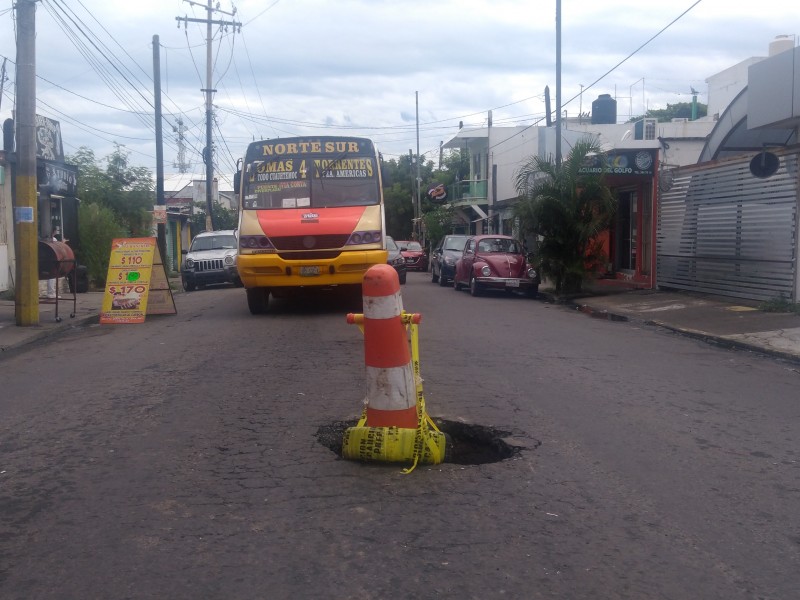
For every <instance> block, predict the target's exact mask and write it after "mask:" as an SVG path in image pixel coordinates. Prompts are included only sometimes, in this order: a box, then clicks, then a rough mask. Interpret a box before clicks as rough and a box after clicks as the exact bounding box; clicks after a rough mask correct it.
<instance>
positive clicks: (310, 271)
mask: <svg viewBox="0 0 800 600" xmlns="http://www.w3.org/2000/svg"><path fill="white" fill-rule="evenodd" d="M317 275H319V267H300V277H315V276H317Z"/></svg>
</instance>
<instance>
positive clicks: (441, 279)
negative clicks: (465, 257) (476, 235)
mask: <svg viewBox="0 0 800 600" xmlns="http://www.w3.org/2000/svg"><path fill="white" fill-rule="evenodd" d="M468 238H469V236H468V235H446V236H444V237H443V238H442V241H441V242H439V245H438V246H436V250H434V251H433V253H432V254H431V281H432V282H433V283H437V282H438V283H439V285H441V286H442V287H444V286H446V285H447V284H448V283H450V282H451V281H452V280H453V275H455V272H456V261H458V259H459V258H461V254H462V252H463V251H464V245H465V244H466V243H467V239H468Z"/></svg>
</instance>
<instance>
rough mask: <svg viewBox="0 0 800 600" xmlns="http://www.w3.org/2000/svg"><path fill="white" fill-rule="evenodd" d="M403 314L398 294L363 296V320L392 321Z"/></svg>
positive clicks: (400, 297)
mask: <svg viewBox="0 0 800 600" xmlns="http://www.w3.org/2000/svg"><path fill="white" fill-rule="evenodd" d="M402 312H403V297H402V296H401V295H400V292H396V293H394V294H392V295H391V296H364V318H365V319H392V318H394V317H398V316H400V314H401V313H402Z"/></svg>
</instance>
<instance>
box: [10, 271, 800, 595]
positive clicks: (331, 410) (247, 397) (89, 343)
mask: <svg viewBox="0 0 800 600" xmlns="http://www.w3.org/2000/svg"><path fill="white" fill-rule="evenodd" d="M429 277H430V276H429V274H424V273H420V274H417V273H410V274H409V276H408V283H407V284H406V285H405V286H403V294H404V304H405V308H406V310H408V311H409V312H419V313H421V314H422V315H423V320H422V324H421V326H420V346H421V365H422V375H423V377H424V380H425V384H424V385H425V397H426V400H427V403H428V408H429V412H430V413H431V414H432V415H433V416H434V417H441V418H444V419H448V420H450V421H462V422H464V423H466V424H468V425H476V426H482V427H486V428H492V429H495V430H497V431H498V432H500V433H499V435H501V436H502V437H504V438H506V439H507V440H510V441H511V442H512V443H514V444H515V445H518V446H519V447H521V450H520V451H519V453H518V454H516V455H515V456H514V457H513V458H510V459H507V460H502V461H499V462H493V463H488V464H467V465H464V464H452V463H445V464H441V465H436V466H420V467H418V468H417V469H416V470H415V471H414V472H413V473H411V474H408V475H404V474H402V473H401V468H400V466H398V465H396V464H388V465H387V464H361V463H357V462H352V461H347V460H343V459H341V458H340V457H339V456H338V455H337V454H336V453H335V452H333V451H331V450H330V449H329V448H327V447H326V446H325V445H323V444H322V443H320V440H319V439H318V435H317V434H318V432H319V431H320V430H321V428H325V427H327V426H330V425H331V424H333V423H337V422H341V421H346V420H351V419H354V418H356V417H357V416H358V414H359V412H360V410H361V401H362V398H363V396H364V377H365V372H364V356H363V341H362V337H361V334H360V332H359V331H358V329H357V328H356V327H354V326H352V325H348V324H347V323H346V322H345V314H346V312H348V310H350V309H351V308H352V307H349V306H347V305H346V302H342V301H335V302H331V303H329V304H326V305H325V306H324V307H322V306H320V304H321V303H319V302H317V303H315V302H313V301H309V302H302V303H285V302H278V301H275V300H273V304H272V309H273V312H272V313H271V314H269V315H264V316H260V317H254V316H251V315H250V314H249V312H248V310H247V305H246V301H245V297H244V291H243V290H241V289H234V288H220V289H206V290H200V291H197V292H193V293H189V294H178V295H177V296H176V302H177V306H178V311H179V313H178V315H175V316H166V317H150V318H148V320H147V322H146V323H145V324H143V325H130V326H120V325H118V326H110V325H106V326H99V325H95V326H90V327H86V328H82V329H76V330H74V331H72V332H70V333H68V334H65V335H63V336H61V337H59V338H57V339H55V340H51V341H49V342H47V343H45V344H42V345H39V346H37V347H34V348H31V349H29V350H28V351H26V352H23V353H19V354H15V355H12V356H10V357H7V358H3V359H2V360H0V598H3V599H4V600H5V599H30V598H37V599H50V598H58V599H71V598H75V599H89V598H102V599H118V598H169V599H182V598H187V599H188V598H191V599H197V598H220V599H256V598H264V599H273V598H274V599H283V598H287V599H288V598H336V599H339V598H354V599H381V598H389V597H396V598H404V599H405V598H420V599H423V598H424V599H427V598H458V599H469V598H475V599H482V600H483V599H486V598H514V599H516V598H520V599H535V598H558V599H570V600H574V599H583V598H586V599H593V600H595V599H618V598H619V599H621V598H630V599H636V600H643V599H674V600H686V599H701V600H713V599H720V600H738V599H751V598H753V599H755V598H763V599H774V600H791V599H795V598H798V597H800V560H798V559H799V558H800V465H799V464H798V460H800V445H799V444H798V435H797V431H798V417H799V416H800V393H798V389H800V373H798V371H797V368H796V367H793V366H791V365H788V364H785V363H781V362H779V361H776V360H774V359H768V358H764V357H759V356H755V355H752V354H748V353H743V352H737V351H730V350H722V349H719V348H715V347H712V346H708V345H705V344H703V343H702V342H699V341H695V340H691V339H687V338H683V337H680V336H678V335H675V334H670V333H667V332H664V331H660V330H657V329H654V328H646V327H645V328H642V327H637V326H636V325H634V324H631V323H615V322H611V321H601V320H597V319H591V318H588V317H586V316H584V315H581V314H579V313H577V312H574V311H570V310H568V309H566V308H564V307H559V306H552V305H547V304H545V303H543V302H540V301H536V300H530V299H525V298H522V297H505V296H496V297H483V298H472V297H471V296H470V295H469V293H468V292H455V291H454V290H452V289H444V288H440V287H439V286H438V285H434V284H432V283H431V282H430V280H429ZM332 300H333V299H332Z"/></svg>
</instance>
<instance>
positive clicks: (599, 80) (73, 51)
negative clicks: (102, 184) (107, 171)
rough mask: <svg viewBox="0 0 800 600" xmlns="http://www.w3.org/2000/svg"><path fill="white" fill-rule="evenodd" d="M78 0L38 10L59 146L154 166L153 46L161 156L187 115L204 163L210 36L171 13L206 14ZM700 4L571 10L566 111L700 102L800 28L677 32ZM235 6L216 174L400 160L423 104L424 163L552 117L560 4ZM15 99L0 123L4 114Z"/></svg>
mask: <svg viewBox="0 0 800 600" xmlns="http://www.w3.org/2000/svg"><path fill="white" fill-rule="evenodd" d="M70 4H73V6H71V7H70V8H71V11H72V12H69V11H66V14H65V10H63V8H59V7H64V6H67V3H61V2H59V3H55V2H53V0H42V2H41V3H39V7H40V8H39V10H37V15H36V16H37V61H36V64H37V71H38V74H39V75H40V76H41V77H43V78H46V79H47V80H48V81H49V82H52V83H48V82H46V81H44V80H42V79H40V80H39V81H38V84H37V85H38V92H39V94H40V100H41V102H40V104H39V105H38V107H37V108H38V110H39V111H40V112H41V113H43V114H46V115H47V116H50V117H52V118H55V119H57V120H59V121H61V123H62V133H63V138H64V143H65V147H66V148H67V151H68V152H70V151H74V149H76V148H77V147H78V146H81V145H86V146H89V147H91V148H93V149H95V152H96V154H97V155H98V156H103V155H106V154H108V153H109V152H110V151H111V150H113V142H114V141H117V142H119V143H123V144H125V146H126V148H128V149H130V150H131V152H132V153H133V156H132V157H131V160H132V161H133V162H135V163H138V164H143V165H145V166H148V167H150V168H153V167H154V164H155V142H154V138H153V136H154V134H153V116H152V96H153V82H152V71H153V49H152V40H153V35H154V34H158V35H159V41H160V44H161V51H160V53H161V74H162V89H163V93H164V97H163V110H164V113H165V115H166V117H165V124H164V125H165V126H164V134H165V162H166V163H167V165H171V163H172V161H173V160H174V158H175V156H176V154H177V135H176V134H175V132H173V131H172V127H173V126H174V125H175V124H176V122H177V119H178V118H181V119H183V121H184V123H185V125H186V127H187V128H188V130H187V132H186V134H185V142H186V143H187V144H188V146H187V155H188V156H189V157H190V159H191V160H193V161H194V162H195V164H196V165H199V166H200V168H202V162H201V159H200V152H201V151H202V148H203V147H204V146H205V106H204V103H205V98H204V94H203V92H201V89H204V88H206V87H207V85H206V82H205V67H206V45H205V36H206V31H205V27H204V26H201V25H198V24H196V23H188V24H186V26H185V27H184V24H182V23H181V24H180V27H178V25H179V22H178V21H176V17H183V16H184V15H186V16H188V17H190V18H196V19H203V18H205V15H206V11H205V10H204V9H203V8H202V7H199V6H193V5H191V4H189V3H186V2H179V1H177V0H168V1H164V0H138V1H137V2H135V3H117V2H100V1H99V0H83V2H82V3H77V4H76V3H70ZM225 4H226V2H224V1H223V2H222V3H221V8H222V9H223V10H227V11H231V6H230V5H228V6H227V7H226V6H225ZM692 6H693V3H691V2H687V3H686V4H685V5H682V6H675V5H663V4H658V5H652V4H647V3H642V2H641V1H638V0H637V1H635V2H634V1H630V0H609V1H608V2H605V3H597V2H588V1H585V0H571V1H570V2H568V3H567V2H563V3H562V23H561V24H562V51H561V59H562V64H561V71H562V103H563V104H564V109H565V110H567V111H568V113H577V112H578V111H579V110H581V111H583V112H586V111H588V110H590V107H591V101H592V100H593V99H595V98H596V97H597V95H599V94H601V93H610V94H612V96H614V97H616V98H617V100H618V105H619V109H618V113H619V114H620V118H623V117H627V116H628V114H641V113H642V112H644V110H646V108H647V107H651V108H661V107H664V106H666V104H667V103H675V102H681V101H688V100H689V99H690V96H689V93H690V89H691V87H692V86H693V87H695V88H696V89H698V90H699V91H700V92H701V100H703V99H704V97H705V95H706V90H707V87H706V84H705V80H706V79H707V78H708V77H709V76H711V75H713V74H715V73H718V72H720V71H722V70H724V69H726V68H728V67H731V66H733V65H735V64H736V63H738V62H740V61H743V60H745V59H747V58H749V57H751V56H765V55H766V53H767V48H768V44H769V42H770V41H771V40H772V39H773V38H774V36H775V35H778V34H781V33H792V32H787V31H786V30H785V28H786V25H787V24H791V23H798V22H800V18H798V17H800V8H798V4H797V3H796V0H773V1H772V2H770V3H769V9H770V10H759V11H755V10H753V8H752V6H750V7H744V5H739V4H736V3H730V2H728V1H727V0H704V1H703V2H701V3H699V4H697V5H695V6H693V8H691V9H690V10H689V11H688V12H687V13H686V15H685V16H683V17H681V18H680V19H678V20H677V21H675V22H674V23H672V24H670V23H671V22H672V21H673V20H675V19H676V18H677V17H679V15H680V14H681V13H682V12H684V11H686V10H687V9H689V8H690V7H692ZM237 9H238V10H237V12H236V15H235V16H230V15H225V14H219V15H217V17H218V18H220V19H223V20H229V21H234V20H235V21H240V22H242V23H243V27H242V30H241V33H239V32H238V31H236V32H234V31H233V29H232V28H229V29H228V31H227V32H217V31H216V29H215V43H214V47H213V58H212V61H213V73H214V78H213V83H212V86H213V87H214V88H215V89H216V90H217V91H216V92H215V94H214V100H213V101H214V105H215V114H216V125H215V128H214V138H215V140H216V141H215V145H216V148H217V152H218V158H219V160H220V165H219V168H220V169H221V170H223V169H224V170H230V169H232V168H233V164H234V163H235V159H236V157H237V156H238V155H241V154H242V153H243V152H244V149H245V147H246V145H247V143H249V142H250V141H252V140H253V139H254V138H261V137H277V136H288V135H295V134H306V133H324V134H355V135H365V136H368V137H372V138H373V139H375V141H376V143H377V145H378V146H379V148H380V149H381V150H382V151H383V152H384V154H385V155H386V156H389V157H391V156H399V155H402V154H405V153H407V152H408V149H409V148H414V149H415V148H416V144H417V141H416V111H417V106H416V98H415V92H418V94H419V115H420V142H419V143H420V149H421V151H422V152H431V153H438V145H439V142H440V141H443V140H444V141H446V140H448V139H450V138H451V137H452V136H453V135H455V134H456V132H457V131H458V125H459V122H463V123H464V125H465V126H475V125H481V124H484V123H485V122H486V120H487V116H488V111H489V110H492V112H493V119H494V123H495V124H496V125H513V124H530V123H533V122H536V121H537V120H539V119H542V118H543V117H544V110H545V105H544V88H545V86H549V87H550V94H551V97H552V99H553V102H555V82H556V46H555V40H556V36H555V2H540V3H531V2H529V1H527V0H498V1H492V2H490V1H488V0H485V1H479V0H439V1H437V2H430V1H425V2H423V1H421V0H405V1H403V2H396V1H394V0H392V1H389V0H371V1H367V0H343V1H341V2H337V3H331V2H328V1H327V0H292V1H289V0H279V1H277V2H274V1H273V2H264V1H263V0H243V1H242V2H239V3H237ZM11 17H12V14H11V12H10V11H7V12H6V13H4V14H3V13H0V54H2V55H3V56H8V57H9V58H11V59H12V60H14V59H15V48H14V38H15V30H14V22H13V20H12V18H11ZM664 28H666V29H665V31H664V32H663V33H661V34H660V35H658V36H657V37H656V38H655V39H654V40H653V41H651V42H649V43H647V42H648V40H650V38H652V37H653V36H655V35H656V34H657V33H658V32H659V31H660V30H661V29H664ZM645 44H646V45H645ZM642 45H644V47H642V48H640V46H642ZM76 46H77V47H76ZM620 63H621V64H620ZM14 78H15V75H14V74H13V71H11V76H10V79H11V83H13V80H14ZM54 84H57V85H54ZM57 86H62V87H64V88H67V89H68V90H71V91H72V92H75V93H76V94H80V96H82V97H79V96H76V95H74V94H71V93H68V92H65V91H63V90H61V89H59V88H58V87H57ZM10 89H11V88H7V90H6V94H5V96H4V98H3V105H2V113H3V114H2V115H0V117H2V118H6V117H7V116H10V108H11V101H12V99H13V94H12V92H11V91H9V90H10ZM110 107H112V108H110ZM553 108H555V106H553ZM137 113H141V114H137Z"/></svg>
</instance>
